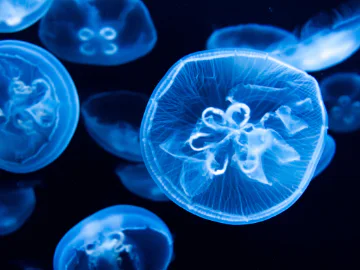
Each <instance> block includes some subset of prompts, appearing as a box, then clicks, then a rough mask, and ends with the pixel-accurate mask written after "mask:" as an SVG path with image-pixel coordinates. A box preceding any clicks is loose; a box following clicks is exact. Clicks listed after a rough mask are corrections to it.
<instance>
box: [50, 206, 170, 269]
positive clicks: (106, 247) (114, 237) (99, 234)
mask: <svg viewBox="0 0 360 270" xmlns="http://www.w3.org/2000/svg"><path fill="white" fill-rule="evenodd" d="M172 249H173V241H172V236H171V233H170V231H169V229H168V228H167V226H166V224H165V223H164V222H163V221H162V220H161V219H160V218H159V217H158V216H156V215H155V214H153V213H152V212H150V211H148V210H146V209H144V208H140V207H137V206H131V205H117V206H112V207H108V208H106V209H103V210H101V211H99V212H96V213H95V214H93V215H91V216H89V217H87V218H86V219H84V220H83V221H81V222H80V223H78V224H77V225H76V226H74V227H73V228H72V229H71V230H70V231H68V232H67V233H66V234H65V236H64V237H63V238H62V239H61V241H60V242H59V244H58V246H57V248H56V251H55V255H54V270H76V269H107V270H110V269H114V270H115V269H137V270H164V269H166V268H167V266H168V264H169V263H170V260H171V256H172Z"/></svg>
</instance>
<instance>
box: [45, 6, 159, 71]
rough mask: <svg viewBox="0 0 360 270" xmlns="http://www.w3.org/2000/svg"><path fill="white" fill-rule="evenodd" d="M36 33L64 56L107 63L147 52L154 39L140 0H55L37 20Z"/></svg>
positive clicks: (148, 16)
mask: <svg viewBox="0 0 360 270" xmlns="http://www.w3.org/2000/svg"><path fill="white" fill-rule="evenodd" d="M39 36H40V39H41V41H42V42H43V43H44V45H45V46H46V47H47V48H48V49H49V50H50V51H52V52H54V53H55V54H56V55H57V56H58V57H60V58H62V59H64V60H67V61H70V62H75V63H80V64H92V65H106V66H107V65H120V64H124V63H127V62H130V61H133V60H135V59H137V58H140V57H142V56H144V55H146V54H147V53H149V52H150V51H151V50H152V49H153V47H154V46H155V43H156V40H157V34H156V30H155V27H154V24H153V22H152V19H151V17H150V14H149V12H148V10H147V8H146V6H145V5H144V3H143V2H142V1H140V0H118V1H114V0H62V1H54V4H53V5H52V6H51V8H50V10H49V12H48V13H47V14H46V16H45V17H44V18H43V19H42V20H41V22H40V29H39Z"/></svg>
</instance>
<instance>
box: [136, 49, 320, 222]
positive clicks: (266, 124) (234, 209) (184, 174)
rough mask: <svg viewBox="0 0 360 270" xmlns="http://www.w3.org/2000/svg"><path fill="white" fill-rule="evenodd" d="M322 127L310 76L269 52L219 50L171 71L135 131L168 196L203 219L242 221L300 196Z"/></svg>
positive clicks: (200, 54)
mask: <svg viewBox="0 0 360 270" xmlns="http://www.w3.org/2000/svg"><path fill="white" fill-rule="evenodd" d="M326 131H327V127H326V111H325V107H324V104H323V102H322V98H321V94H320V89H319V87H318V84H317V82H316V80H315V79H314V78H313V77H311V76H309V75H308V74H306V73H305V72H303V71H300V70H297V69H295V68H293V67H291V66H289V65H287V64H284V63H282V62H280V61H278V60H276V59H274V58H272V57H270V56H269V55H268V54H266V53H262V52H249V51H241V50H236V49H223V50H210V51H204V52H198V53H194V54H191V55H189V56H186V57H184V58H183V59H181V60H180V61H179V62H177V63H176V64H175V65H174V66H173V67H172V68H171V69H170V70H169V71H168V73H167V74H166V75H165V77H164V78H163V79H162V81H161V82H160V83H159V84H158V86H157V87H156V89H155V90H154V92H153V94H152V96H151V98H150V101H149V103H148V106H147V108H146V111H145V114H144V119H143V122H142V127H141V131H140V136H141V147H142V152H143V157H144V161H145V164H146V166H147V168H148V170H149V172H150V174H151V176H152V177H153V179H154V180H155V181H156V183H157V184H158V185H159V186H160V187H161V188H162V190H163V191H164V192H165V194H166V195H167V196H168V197H169V198H170V199H172V200H173V201H174V202H175V203H177V204H178V205H180V206H181V207H183V208H184V209H186V210H188V211H190V212H192V213H193V214H196V215H198V216H201V217H203V218H206V219H210V220H213V221H217V222H221V223H228V224H245V223H254V222H259V221H262V220H265V219H268V218H270V217H272V216H274V215H277V214H279V213H280V212H282V211H284V210H285V209H287V208H288V207H290V206H291V205H292V204H293V203H294V202H295V201H296V200H297V199H298V198H299V197H300V195H301V194H302V193H303V192H304V190H305V189H306V187H307V185H308V183H309V181H310V180H311V178H312V176H313V174H314V171H315V168H316V165H317V163H318V161H319V159H320V156H321V153H322V151H323V146H324V137H325V135H326Z"/></svg>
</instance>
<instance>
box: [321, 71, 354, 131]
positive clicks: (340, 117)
mask: <svg viewBox="0 0 360 270" xmlns="http://www.w3.org/2000/svg"><path fill="white" fill-rule="evenodd" d="M320 88H321V92H322V95H323V99H324V103H325V105H326V108H327V110H328V114H329V129H330V130H332V131H335V132H352V131H355V130H357V129H359V128H360V75H358V74H356V73H345V72H344V73H335V74H333V75H331V76H329V77H327V78H325V79H324V80H323V81H322V82H321V83H320Z"/></svg>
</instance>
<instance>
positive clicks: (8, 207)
mask: <svg viewBox="0 0 360 270" xmlns="http://www.w3.org/2000/svg"><path fill="white" fill-rule="evenodd" d="M35 203H36V199H35V193H34V189H33V188H14V189H1V190H0V236H2V235H8V234H10V233H13V232H15V231H17V230H18V229H20V227H21V226H23V225H24V223H25V222H26V221H27V220H28V218H29V217H30V216H31V214H32V213H33V211H34V208H35Z"/></svg>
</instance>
